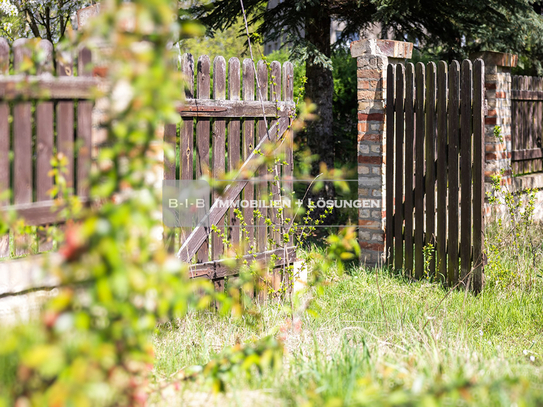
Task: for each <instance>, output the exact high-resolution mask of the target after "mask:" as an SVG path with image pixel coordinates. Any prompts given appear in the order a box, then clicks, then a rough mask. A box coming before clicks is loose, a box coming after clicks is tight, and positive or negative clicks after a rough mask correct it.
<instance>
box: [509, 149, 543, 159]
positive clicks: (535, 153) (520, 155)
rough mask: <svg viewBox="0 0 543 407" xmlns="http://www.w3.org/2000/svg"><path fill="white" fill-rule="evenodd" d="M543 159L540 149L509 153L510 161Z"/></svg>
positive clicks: (542, 151)
mask: <svg viewBox="0 0 543 407" xmlns="http://www.w3.org/2000/svg"><path fill="white" fill-rule="evenodd" d="M542 157H543V150H542V149H541V148H533V149H531V150H516V151H511V160H512V161H522V160H534V159H537V158H542Z"/></svg>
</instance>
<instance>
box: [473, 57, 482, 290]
mask: <svg viewBox="0 0 543 407" xmlns="http://www.w3.org/2000/svg"><path fill="white" fill-rule="evenodd" d="M484 86H485V64H484V62H483V60H481V59H477V60H475V62H474V64H473V267H474V271H473V278H472V284H471V287H472V289H473V291H474V292H476V293H478V292H480V291H481V290H482V288H483V267H484V235H483V233H484V206H485V173H484V165H485V137H484V128H485V127H484V117H485V114H484V97H485V96H484Z"/></svg>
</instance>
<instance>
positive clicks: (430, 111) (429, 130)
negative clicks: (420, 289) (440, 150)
mask: <svg viewBox="0 0 543 407" xmlns="http://www.w3.org/2000/svg"><path fill="white" fill-rule="evenodd" d="M435 116H436V64H435V63H433V62H430V63H428V74H427V76H426V138H425V141H426V146H425V147H426V149H425V150H426V231H425V232H426V239H425V245H426V246H429V245H432V246H433V247H434V248H435V193H436V177H435V159H436V158H435V143H436V122H435ZM435 267H436V262H435V255H432V256H431V260H430V264H429V274H430V276H432V277H433V276H435Z"/></svg>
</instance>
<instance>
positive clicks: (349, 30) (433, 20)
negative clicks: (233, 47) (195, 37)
mask: <svg viewBox="0 0 543 407" xmlns="http://www.w3.org/2000/svg"><path fill="white" fill-rule="evenodd" d="M243 3H244V7H245V10H246V13H247V16H248V22H249V28H250V29H252V31H254V32H256V33H257V34H258V35H259V36H261V38H263V39H264V41H281V42H282V43H283V44H288V45H289V46H290V47H291V51H292V57H294V58H297V59H298V60H302V61H305V64H306V75H307V85H306V97H308V98H310V99H311V100H312V101H313V102H314V103H315V104H316V106H317V114H318V115H319V116H320V120H317V121H315V122H313V123H312V124H310V125H309V126H308V133H307V144H308V146H309V147H310V149H311V151H312V152H313V153H316V154H318V155H319V156H320V161H322V162H324V163H325V164H326V165H327V166H328V167H329V168H330V167H334V162H335V161H336V159H337V158H340V157H339V154H337V151H336V150H337V147H338V145H337V138H336V137H335V134H334V127H333V118H334V114H333V99H334V97H333V95H334V90H333V89H334V81H333V74H332V69H333V64H332V62H331V56H332V50H333V49H334V47H335V46H336V45H337V44H343V43H345V40H346V39H348V38H353V36H355V35H358V33H359V32H360V30H361V29H364V28H366V27H368V26H369V25H370V24H372V23H375V22H379V23H381V24H382V25H383V30H382V31H383V33H389V32H391V33H392V37H393V38H395V39H399V40H405V39H408V38H409V39H411V40H413V41H416V43H417V45H418V48H419V49H423V50H426V51H429V52H430V53H431V55H433V56H434V57H435V58H445V59H452V58H462V57H465V56H467V55H468V53H469V52H470V51H475V50H485V49H487V50H494V51H508V52H515V53H518V54H530V55H531V56H532V57H535V58H540V57H542V58H541V59H540V60H543V52H540V51H538V49H539V48H542V46H541V44H542V41H540V38H539V36H541V34H540V32H541V17H540V16H539V15H538V14H537V13H536V12H535V11H534V8H533V7H532V3H533V1H530V0H483V1H480V2H475V3H474V2H473V1H471V0H454V1H448V0H417V1H415V0H408V1H405V0H387V1H384V0H373V1H371V0H329V1H324V0H284V1H283V2H281V3H279V4H277V5H276V6H275V7H273V8H268V7H267V4H268V2H267V1H264V0H243ZM192 12H193V13H194V15H195V16H196V17H198V18H200V20H201V21H202V22H203V23H204V24H205V25H206V26H207V27H208V28H209V30H210V32H211V33H212V32H214V31H216V30H222V29H226V28H228V27H231V26H232V25H233V24H234V23H235V22H236V21H238V18H239V17H240V16H241V15H242V11H241V5H240V2H238V1H232V0H216V1H213V2H211V3H209V4H206V5H200V6H198V5H197V6H194V7H192ZM332 19H335V20H336V21H338V22H342V23H344V25H345V28H344V30H343V32H342V33H341V35H340V36H339V38H338V40H337V44H331V41H330V40H331V36H330V28H331V21H332ZM536 65H537V64H536ZM537 66H539V65H537ZM315 170H316V169H315Z"/></svg>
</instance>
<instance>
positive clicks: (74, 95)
mask: <svg viewBox="0 0 543 407" xmlns="http://www.w3.org/2000/svg"><path fill="white" fill-rule="evenodd" d="M100 82H101V81H100V80H98V79H96V78H89V77H84V76H80V77H71V76H64V77H53V76H50V77H47V76H26V75H12V76H1V75H0V100H17V99H48V100H51V99H52V100H62V99H70V100H73V99H93V97H94V90H95V88H96V86H97V85H98V84H99V83H100Z"/></svg>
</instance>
